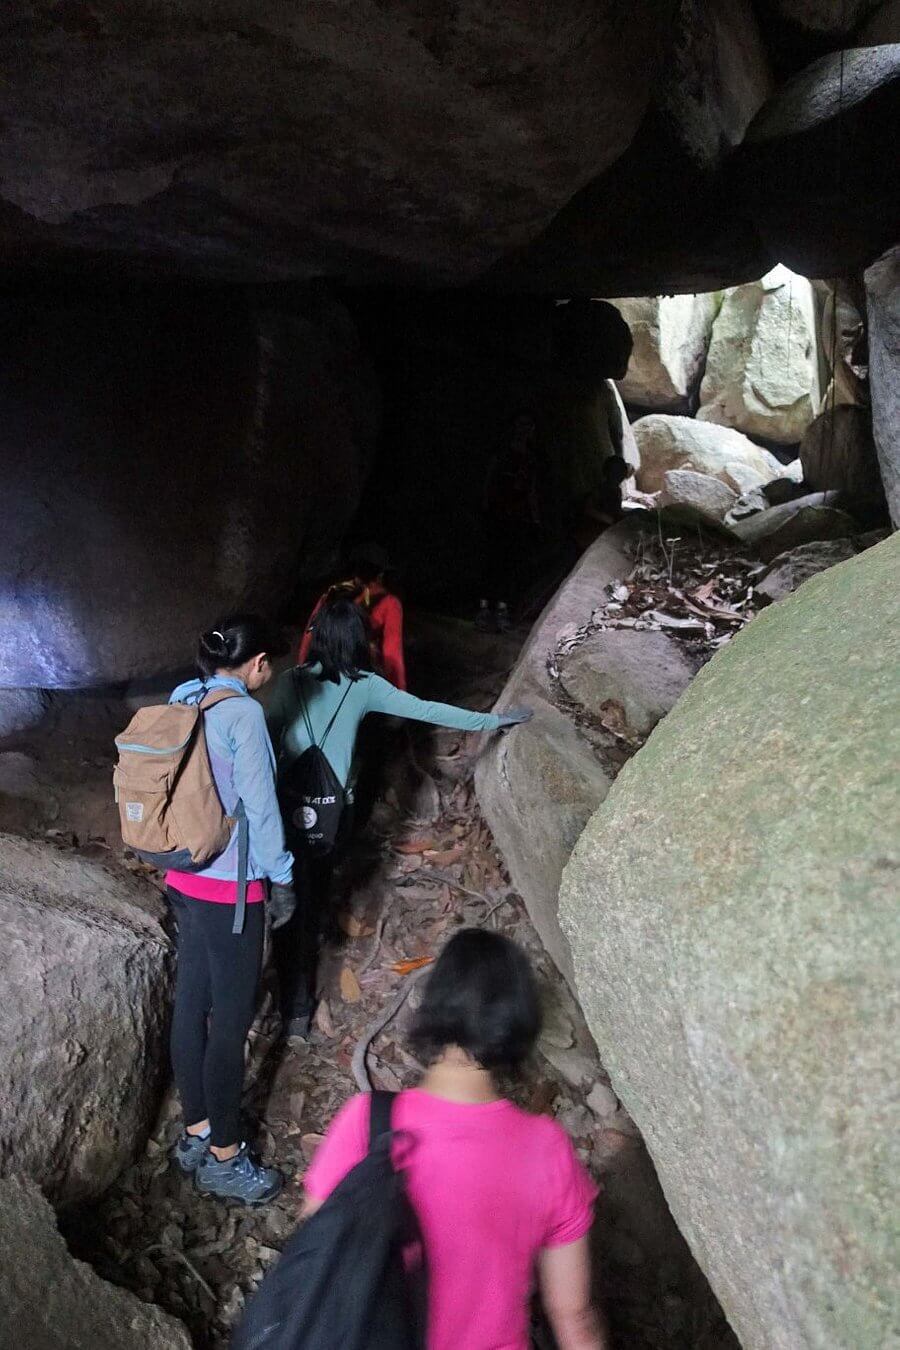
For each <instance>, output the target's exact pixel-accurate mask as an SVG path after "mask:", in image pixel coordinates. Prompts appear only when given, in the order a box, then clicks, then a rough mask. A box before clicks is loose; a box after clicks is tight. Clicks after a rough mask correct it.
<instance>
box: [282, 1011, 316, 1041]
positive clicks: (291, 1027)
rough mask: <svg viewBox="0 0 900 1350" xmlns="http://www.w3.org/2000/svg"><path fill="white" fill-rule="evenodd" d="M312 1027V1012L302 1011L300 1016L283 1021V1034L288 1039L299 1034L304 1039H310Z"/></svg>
mask: <svg viewBox="0 0 900 1350" xmlns="http://www.w3.org/2000/svg"><path fill="white" fill-rule="evenodd" d="M311 1028H312V1013H301V1014H300V1016H299V1017H288V1018H286V1019H285V1021H284V1023H283V1029H282V1033H281V1034H282V1035H283V1036H284V1039H285V1040H286V1041H289V1040H290V1039H291V1037H292V1036H299V1038H300V1039H301V1040H302V1041H307V1040H309V1033H310V1030H311Z"/></svg>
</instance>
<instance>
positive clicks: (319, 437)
mask: <svg viewBox="0 0 900 1350" xmlns="http://www.w3.org/2000/svg"><path fill="white" fill-rule="evenodd" d="M0 371H2V374H0V409H2V419H0V470H2V475H3V493H4V502H5V505H6V519H5V527H4V529H3V531H2V537H0V570H2V571H3V572H4V573H5V574H6V576H7V581H6V583H5V584H4V586H3V588H2V591H0V685H2V684H7V685H19V686H40V687H45V688H60V687H63V688H65V687H74V686H84V685H97V684H108V683H112V682H114V681H124V680H127V679H131V678H134V677H138V676H143V675H150V674H152V673H154V672H155V671H161V670H167V669H168V670H171V669H173V668H178V667H181V666H183V665H184V664H185V663H186V662H188V661H189V660H190V659H191V657H192V655H193V651H194V649H195V645H196V638H197V633H198V632H200V631H201V630H202V629H203V628H207V627H209V626H210V624H211V623H213V622H214V621H215V619H216V617H217V615H218V614H221V612H222V611H223V610H226V609H229V608H232V607H235V606H244V605H246V606H249V607H265V608H266V609H267V610H271V609H273V608H275V607H277V606H278V604H279V603H280V602H281V601H283V599H284V598H285V597H286V596H287V595H289V594H290V593H291V590H292V589H293V587H294V586H295V585H296V582H297V575H298V569H299V570H302V568H303V567H304V566H305V567H306V568H307V569H308V571H309V572H310V573H314V574H318V573H319V572H320V571H321V570H322V569H323V568H324V567H326V566H328V565H329V563H330V562H331V559H332V555H333V552H334V550H335V548H336V546H337V544H338V543H339V541H340V539H341V535H342V533H343V531H344V530H345V528H346V526H347V524H348V522H349V521H350V519H351V518H352V516H353V513H354V510H355V508H356V505H357V503H358V500H359V494H360V490H361V486H362V481H363V477H364V473H365V470H366V467H367V464H368V459H369V452H370V450H371V448H372V446H373V443H374V437H375V434H376V429H377V402H376V401H375V400H374V396H373V395H372V393H371V377H370V374H369V370H368V367H367V365H366V362H365V360H364V359H363V358H362V356H361V354H360V350H359V342H358V338H357V335H356V332H355V329H354V327H353V324H352V322H351V321H350V318H349V315H348V314H347V312H346V311H345V310H344V309H343V308H342V307H341V306H339V305H336V304H331V303H329V302H324V301H323V302H322V303H321V304H319V305H318V306H317V307H316V308H315V310H312V309H311V310H310V311H309V313H308V314H303V313H300V312H296V313H291V314H285V313H275V312H272V311H256V310H251V309H248V308H247V304H246V302H242V301H241V300H240V299H239V298H238V299H235V297H233V296H226V297H221V298H216V297H215V296H208V297H206V298H204V297H202V296H199V295H198V296H195V297H189V298H187V299H179V298H178V297H177V296H175V295H173V294H172V293H169V292H163V293H162V294H161V295H160V296H158V297H157V298H155V299H149V298H147V297H146V295H144V296H134V295H132V296H130V297H128V298H127V299H126V298H120V299H110V300H108V301H106V302H104V301H101V300H99V299H98V300H96V301H94V302H87V301H75V300H69V299H67V298H66V297H65V295H63V294H60V295H59V296H58V297H57V298H55V299H49V300H48V299H46V298H42V297H41V296H36V297H35V298H33V299H31V300H28V301H25V300H22V301H6V302H4V312H3V324H2V336H0Z"/></svg>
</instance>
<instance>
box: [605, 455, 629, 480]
mask: <svg viewBox="0 0 900 1350" xmlns="http://www.w3.org/2000/svg"><path fill="white" fill-rule="evenodd" d="M600 468H601V471H602V473H603V477H604V478H607V479H609V478H611V479H613V481H614V482H616V483H624V482H625V479H626V478H630V477H631V475H632V474H633V473H634V470H633V469H632V467H631V465H630V464H629V463H628V460H627V459H625V457H624V456H623V455H607V457H606V459H605V460H604V461H603V463H602V464H601V466H600Z"/></svg>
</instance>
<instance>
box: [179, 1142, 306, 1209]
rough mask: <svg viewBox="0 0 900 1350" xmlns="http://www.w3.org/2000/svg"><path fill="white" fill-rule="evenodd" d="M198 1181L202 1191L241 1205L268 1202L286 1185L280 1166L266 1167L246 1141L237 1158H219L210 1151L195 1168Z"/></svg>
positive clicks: (196, 1180) (197, 1186)
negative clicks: (253, 1153)
mask: <svg viewBox="0 0 900 1350" xmlns="http://www.w3.org/2000/svg"><path fill="white" fill-rule="evenodd" d="M194 1185H195V1186H196V1188H197V1190H198V1191H199V1192H200V1194H201V1195H214V1196H216V1197H217V1199H219V1200H231V1201H232V1202H233V1203H235V1204H238V1205H266V1204H268V1202H269V1201H270V1200H274V1199H275V1196H276V1195H277V1194H278V1192H279V1191H280V1190H281V1188H282V1186H283V1185H284V1177H283V1176H282V1174H281V1173H280V1172H279V1171H278V1168H277V1167H263V1166H262V1165H261V1164H260V1163H257V1162H254V1161H253V1159H252V1158H251V1157H250V1150H249V1149H248V1148H247V1145H246V1144H241V1147H240V1149H239V1150H238V1152H237V1153H236V1154H235V1156H234V1157H233V1158H228V1159H227V1160H226V1161H225V1162H219V1160H218V1158H217V1157H216V1156H215V1154H214V1153H211V1152H210V1153H207V1154H206V1155H205V1157H204V1158H203V1159H202V1160H201V1162H200V1164H199V1166H198V1167H197V1169H196V1171H195V1172H194Z"/></svg>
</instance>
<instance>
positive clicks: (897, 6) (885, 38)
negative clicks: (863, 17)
mask: <svg viewBox="0 0 900 1350" xmlns="http://www.w3.org/2000/svg"><path fill="white" fill-rule="evenodd" d="M856 40H857V42H858V43H859V45H860V46H861V47H877V46H880V45H881V44H883V43H894V42H900V0H883V3H882V4H880V5H879V6H878V8H877V9H876V10H875V12H874V14H872V15H871V16H870V18H869V19H868V21H867V22H866V23H864V24H863V26H862V28H861V29H860V31H859V32H858V33H857V35H856Z"/></svg>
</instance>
